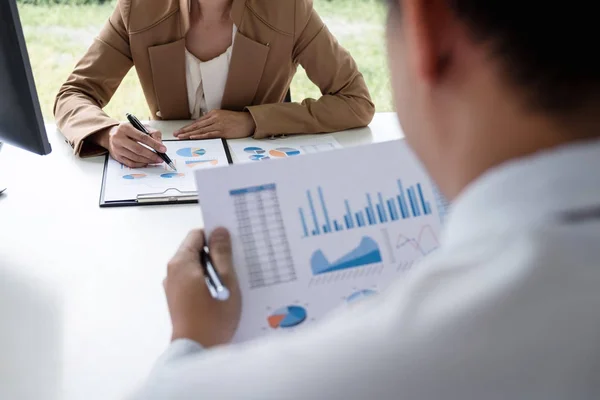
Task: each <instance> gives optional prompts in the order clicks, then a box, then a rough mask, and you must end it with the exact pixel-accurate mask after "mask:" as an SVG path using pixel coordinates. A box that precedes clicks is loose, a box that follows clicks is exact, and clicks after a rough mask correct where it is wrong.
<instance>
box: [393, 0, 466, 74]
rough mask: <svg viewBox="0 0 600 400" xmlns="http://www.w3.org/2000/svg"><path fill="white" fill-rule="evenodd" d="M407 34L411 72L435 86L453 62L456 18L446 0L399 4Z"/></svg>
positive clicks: (405, 0)
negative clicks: (412, 70)
mask: <svg viewBox="0 0 600 400" xmlns="http://www.w3.org/2000/svg"><path fill="white" fill-rule="evenodd" d="M398 1H399V2H400V3H401V8H402V20H403V24H405V32H406V34H407V41H406V42H407V43H408V51H409V52H411V55H410V60H412V62H413V63H414V64H413V65H412V68H414V70H415V71H417V74H418V76H419V77H421V78H422V79H424V80H425V81H427V82H430V83H435V82H436V81H438V80H439V79H440V78H441V77H442V76H443V74H444V72H445V70H446V67H447V65H448V63H449V61H450V59H451V54H452V43H453V40H454V37H453V36H454V34H455V32H456V31H455V30H454V29H453V27H454V25H455V16H454V14H453V12H452V10H451V9H450V7H449V5H448V1H447V0H398Z"/></svg>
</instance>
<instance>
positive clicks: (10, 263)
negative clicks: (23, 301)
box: [0, 113, 402, 400]
mask: <svg viewBox="0 0 600 400" xmlns="http://www.w3.org/2000/svg"><path fill="white" fill-rule="evenodd" d="M174 124H177V123H173V122H170V123H169V122H160V123H154V126H155V127H156V128H157V129H160V130H162V131H163V133H167V132H172V131H173V130H174ZM48 134H49V136H50V140H51V143H52V148H53V152H52V154H50V155H49V156H45V157H40V156H35V155H31V154H27V153H25V152H24V151H21V150H18V149H16V148H13V147H10V146H5V147H4V149H3V151H2V152H1V153H0V180H2V181H3V183H4V184H5V185H6V186H7V187H8V190H7V192H6V193H5V194H4V195H2V196H0V272H1V270H2V269H5V270H6V269H10V268H14V269H17V270H19V271H23V272H26V273H27V274H31V275H33V276H37V277H39V278H40V280H41V282H43V283H44V284H45V285H48V286H50V287H52V288H54V289H55V290H57V291H58V292H60V293H61V295H62V300H63V301H62V310H61V311H62V314H63V317H62V320H61V322H60V326H61V327H62V331H63V332H62V346H63V347H62V352H61V354H62V365H63V369H62V374H63V377H62V382H63V384H62V386H63V388H62V395H61V396H60V397H59V398H60V399H65V400H81V399H86V400H96V399H98V400H106V399H119V398H123V397H124V396H125V395H126V394H127V393H128V392H129V391H130V390H131V389H132V388H133V387H134V385H136V384H137V383H139V382H140V381H141V380H143V379H144V378H145V377H146V376H147V374H148V372H149V370H150V368H151V367H152V365H153V363H154V362H155V360H156V358H157V357H158V356H159V354H160V353H162V352H163V351H164V349H165V348H166V346H167V344H168V342H169V338H170V333H171V332H170V321H169V316H168V310H167V307H166V302H165V298H164V294H163V289H162V280H163V278H164V276H165V272H166V264H167V262H168V260H169V259H170V257H171V256H172V255H173V253H174V251H175V250H176V248H177V247H178V245H179V244H180V242H181V240H182V239H183V237H184V236H185V234H186V233H187V232H188V231H189V230H190V229H192V228H196V227H200V226H202V224H203V222H202V216H201V213H200V209H199V207H198V206H197V205H172V206H144V207H126V208H110V209H100V208H99V207H98V198H99V192H100V183H101V178H102V167H103V162H104V157H98V158H93V159H78V158H76V157H74V156H73V153H72V149H71V147H70V146H69V145H67V144H66V143H65V142H64V140H63V137H62V136H61V135H60V134H59V133H57V132H56V129H55V127H54V126H53V125H49V126H48ZM335 135H336V138H337V139H338V140H339V142H340V143H341V144H342V145H343V146H353V145H360V144H368V143H371V142H375V141H386V140H393V139H398V138H400V137H402V133H401V130H400V127H399V125H398V122H397V120H396V115H395V114H392V113H385V114H377V115H376V117H375V119H374V121H373V123H372V124H371V125H370V128H365V129H356V130H353V131H346V132H341V133H336V134H335ZM273 162H281V161H273ZM16 171H18V173H17V172H16ZM159 227H160V228H159ZM0 301H1V300H0ZM2 326H3V327H4V328H3V329H6V326H7V324H6V322H5V321H3V322H2ZM0 348H1V344H0ZM0 358H1V356H0ZM29 384H30V385H31V384H35V383H34V382H29Z"/></svg>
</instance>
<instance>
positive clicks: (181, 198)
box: [99, 139, 233, 208]
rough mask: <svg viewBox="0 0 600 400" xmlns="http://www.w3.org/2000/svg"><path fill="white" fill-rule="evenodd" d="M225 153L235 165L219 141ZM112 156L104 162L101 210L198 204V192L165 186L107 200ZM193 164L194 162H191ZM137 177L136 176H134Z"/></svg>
mask: <svg viewBox="0 0 600 400" xmlns="http://www.w3.org/2000/svg"><path fill="white" fill-rule="evenodd" d="M206 140H215V139H205V140H186V141H181V140H165V141H163V143H165V144H167V147H168V143H178V144H181V145H187V146H191V147H193V146H194V144H196V145H198V144H200V143H202V142H203V141H206ZM219 140H220V143H221V145H222V148H223V151H224V153H225V157H226V161H227V165H231V164H233V159H232V157H231V152H230V150H229V146H228V145H227V142H226V140H225V139H219ZM110 159H111V158H110V155H109V154H107V155H106V158H105V160H104V169H103V173H102V185H101V189H100V201H99V206H100V207H101V208H106V207H128V206H129V207H131V206H151V205H152V206H154V205H174V204H194V203H198V193H197V192H196V191H186V190H180V189H179V188H177V187H168V186H165V187H164V188H161V189H160V190H157V191H149V192H144V193H137V194H136V195H135V197H134V198H131V199H119V200H110V199H107V198H106V192H107V190H106V187H107V182H108V168H109V162H110ZM191 162H193V161H191ZM133 175H135V174H133Z"/></svg>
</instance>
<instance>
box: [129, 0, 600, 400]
mask: <svg viewBox="0 0 600 400" xmlns="http://www.w3.org/2000/svg"><path fill="white" fill-rule="evenodd" d="M527 6H530V7H527ZM590 7H591V6H587V7H584V6H582V5H579V6H578V7H572V6H568V5H564V4H560V3H556V4H555V3H547V2H545V3H544V9H543V12H544V13H545V14H546V15H545V17H543V18H540V9H539V8H540V7H539V4H538V3H535V2H529V3H527V2H525V3H523V2H519V3H516V2H506V1H487V2H481V1H472V0H454V1H449V0H439V1H433V2H431V1H424V0H390V9H391V11H390V15H389V23H388V30H387V34H388V45H389V50H390V54H391V57H390V59H391V60H390V66H391V70H392V74H393V87H394V94H395V100H396V104H397V108H398V114H399V117H400V120H401V121H402V125H403V128H404V130H405V133H406V138H407V142H408V143H409V144H410V145H411V147H412V148H413V150H414V151H415V153H416V154H417V155H418V156H419V157H420V159H421V160H422V161H423V163H424V165H425V167H426V168H427V170H428V172H429V173H430V174H431V175H432V177H433V178H434V180H435V181H436V182H437V183H438V185H439V186H440V188H441V190H442V191H443V192H444V194H445V195H446V197H448V198H449V199H451V200H452V203H453V206H452V209H451V212H450V215H449V216H448V220H447V224H446V226H445V228H444V229H445V230H444V233H443V237H442V242H441V248H440V249H439V251H437V253H436V255H434V256H432V257H431V258H429V259H426V260H425V261H424V262H423V263H422V264H421V265H420V266H419V267H418V268H416V269H415V270H414V271H412V272H411V273H410V274H409V275H408V276H407V278H406V279H405V280H403V281H402V282H397V284H396V285H394V286H392V287H390V288H389V289H388V290H387V291H386V292H385V293H384V294H382V295H380V296H378V297H376V298H373V299H372V300H369V301H366V302H365V303H363V304H361V306H360V307H357V308H352V309H350V310H348V311H346V312H342V313H340V314H338V315H335V316H333V317H331V318H330V319H328V320H326V321H321V322H320V323H319V324H317V325H313V327H311V328H310V329H308V328H307V329H304V330H302V331H297V332H295V333H294V334H292V335H286V336H276V337H271V338H269V339H259V340H254V341H251V342H248V343H245V344H240V345H229V346H222V345H227V344H228V343H229V341H230V339H231V338H232V337H233V335H234V333H235V331H236V327H237V322H238V320H239V315H240V304H241V301H242V300H243V299H240V296H239V290H238V284H237V282H236V277H235V273H234V268H233V265H232V259H231V244H230V239H229V235H228V233H227V232H226V231H224V230H223V229H217V230H215V231H214V232H212V235H211V237H210V239H209V247H210V248H211V254H212V258H213V261H214V264H215V266H216V268H217V269H218V270H219V272H220V274H221V277H222V279H223V281H224V283H225V284H226V285H227V286H228V287H229V288H230V289H231V290H233V292H232V296H231V298H230V299H229V300H228V301H227V302H217V301H215V300H213V299H212V298H211V296H210V295H209V294H208V291H207V288H206V286H205V283H204V277H203V275H202V272H201V271H202V270H201V268H200V264H199V262H200V260H199V254H200V250H201V249H202V246H203V244H204V240H205V238H204V237H203V234H202V232H200V231H198V232H192V233H191V234H190V235H189V236H188V238H187V239H186V240H185V242H184V243H183V245H182V247H181V248H180V249H179V251H178V253H177V255H176V256H175V257H174V258H173V260H172V262H171V263H170V264H169V269H168V277H167V279H166V281H165V288H166V293H167V299H168V303H169V309H170V312H171V316H172V322H173V342H172V344H171V346H170V348H169V349H168V351H167V352H166V353H165V355H164V357H163V358H162V359H161V360H160V361H159V362H158V364H157V365H156V367H155V370H154V371H153V373H152V375H151V376H150V378H149V380H148V382H147V383H146V384H145V385H144V386H143V387H142V388H140V391H139V392H138V393H137V395H136V397H135V398H136V399H184V398H185V399H188V398H190V399H191V398H219V399H229V398H236V399H238V398H246V399H247V398H255V399H317V398H323V399H345V398H361V399H362V398H364V399H366V398H386V399H387V398H390V399H391V398H394V399H398V398H407V399H436V398H445V399H483V398H485V399H510V398H527V399H565V398H573V399H593V398H599V397H600V381H599V380H598V379H597V371H598V365H599V363H600V350H599V349H600V348H599V347H598V338H599V337H600V296H598V287H599V286H600V261H599V260H600V246H598V244H599V243H600V177H599V176H598V173H597V171H598V170H599V169H600V139H599V136H600V114H599V113H598V109H599V106H600V64H599V61H598V60H597V59H596V57H595V56H592V55H591V53H590V51H589V49H590V48H592V45H593V43H595V42H596V38H597V33H596V31H595V16H594V13H592V12H591V11H592V10H591V8H590ZM559 25H560V26H561V29H556V26H559ZM219 345H221V346H219Z"/></svg>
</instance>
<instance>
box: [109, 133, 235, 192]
mask: <svg viewBox="0 0 600 400" xmlns="http://www.w3.org/2000/svg"><path fill="white" fill-rule="evenodd" d="M163 143H164V145H165V146H166V147H167V155H168V156H169V157H170V158H171V160H173V163H175V167H176V168H177V172H175V171H173V170H171V169H170V168H169V167H168V166H167V165H166V164H165V163H162V164H153V165H150V166H148V167H147V168H135V169H132V168H129V167H126V166H124V165H123V164H121V163H119V162H118V161H116V160H114V159H113V158H112V157H109V159H108V161H107V165H106V171H105V177H104V190H103V200H104V202H109V203H110V202H118V201H127V200H135V199H136V198H138V196H140V195H148V194H160V193H163V192H165V191H176V192H178V193H194V194H195V192H196V185H195V183H194V174H193V172H194V171H195V170H198V169H206V168H210V167H215V166H219V165H228V164H229V162H228V159H227V153H226V152H225V147H224V145H223V141H222V140H221V139H210V140H192V141H165V142H163Z"/></svg>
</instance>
